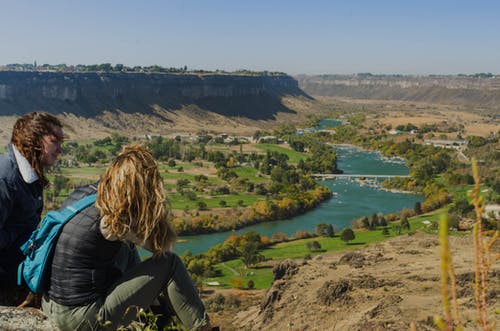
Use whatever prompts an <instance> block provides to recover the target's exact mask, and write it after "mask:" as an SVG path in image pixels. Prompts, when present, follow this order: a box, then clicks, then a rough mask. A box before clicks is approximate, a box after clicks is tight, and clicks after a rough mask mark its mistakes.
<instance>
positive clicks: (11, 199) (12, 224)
mask: <svg viewBox="0 0 500 331" xmlns="http://www.w3.org/2000/svg"><path fill="white" fill-rule="evenodd" d="M42 193H43V187H42V185H41V183H40V181H39V180H37V181H35V182H33V183H31V184H28V183H26V182H25V181H24V179H23V177H22V176H21V173H20V172H19V168H18V165H17V162H16V157H15V155H14V150H13V147H12V145H10V144H9V145H8V146H7V153H5V154H2V155H0V273H1V275H0V277H1V278H2V280H4V281H7V282H12V281H13V283H12V284H3V285H9V286H10V285H13V284H15V279H16V277H15V275H16V273H17V266H18V264H19V263H20V262H21V260H22V259H23V255H22V253H21V251H20V250H19V247H20V246H21V245H22V244H24V242H26V240H28V238H29V237H30V235H31V232H33V230H35V229H36V227H37V226H38V223H39V222H40V215H41V213H42V210H43V197H42Z"/></svg>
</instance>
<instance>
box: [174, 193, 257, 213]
mask: <svg viewBox="0 0 500 331" xmlns="http://www.w3.org/2000/svg"><path fill="white" fill-rule="evenodd" d="M167 198H168V200H169V201H170V205H171V206H172V209H184V208H186V206H187V208H189V209H190V210H194V209H197V208H198V202H199V201H203V202H205V203H206V204H207V207H208V208H209V209H210V208H220V207H221V205H220V201H221V200H224V201H226V207H233V206H238V202H239V201H240V200H241V201H243V206H250V205H252V204H253V203H255V202H256V201H258V200H265V198H266V197H265V196H261V195H254V194H238V195H218V196H214V197H204V196H201V197H200V196H198V197H197V199H196V200H189V199H188V198H187V197H186V196H183V195H180V194H178V193H169V192H167Z"/></svg>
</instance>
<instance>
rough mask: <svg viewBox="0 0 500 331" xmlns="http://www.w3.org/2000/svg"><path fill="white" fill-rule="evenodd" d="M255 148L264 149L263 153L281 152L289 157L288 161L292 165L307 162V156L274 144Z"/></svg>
mask: <svg viewBox="0 0 500 331" xmlns="http://www.w3.org/2000/svg"><path fill="white" fill-rule="evenodd" d="M255 147H257V148H260V149H262V150H263V151H271V152H279V153H282V154H286V155H288V158H289V159H288V160H289V161H290V163H298V162H299V161H300V160H305V159H306V158H307V156H308V155H307V154H305V153H300V152H296V151H294V150H292V149H289V148H285V147H281V146H278V145H273V144H256V145H255Z"/></svg>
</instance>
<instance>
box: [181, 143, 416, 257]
mask: <svg viewBox="0 0 500 331" xmlns="http://www.w3.org/2000/svg"><path fill="white" fill-rule="evenodd" d="M333 148H335V149H336V151H337V155H338V160H337V164H338V167H339V168H340V169H342V170H343V171H344V173H345V174H370V175H377V174H378V175H406V174H408V168H407V167H406V166H405V165H404V163H403V162H402V161H401V160H397V159H387V158H384V157H382V156H381V155H380V154H379V153H376V152H369V151H365V150H362V149H359V148H356V147H353V146H334V147H333ZM320 183H321V184H322V185H326V186H328V187H329V188H330V189H331V190H332V191H333V192H334V196H333V197H332V198H331V199H330V200H328V201H325V202H323V203H322V204H321V205H320V206H318V207H317V208H316V209H314V210H312V211H310V212H308V213H306V214H303V215H300V216H296V217H294V218H292V219H289V220H281V221H275V222H268V223H264V224H257V225H252V226H249V227H246V228H244V229H241V230H238V231H236V233H238V234H241V233H245V232H248V231H256V232H258V233H260V234H261V235H265V236H269V237H270V236H272V234H273V233H277V232H283V233H285V234H286V235H287V236H292V235H294V234H295V232H296V231H297V230H306V231H310V232H314V230H315V227H316V225H317V224H319V223H327V224H332V225H333V226H334V227H335V229H336V231H339V230H342V229H343V228H344V227H349V226H350V225H351V222H352V221H353V220H354V219H357V218H359V217H361V216H364V215H367V216H369V215H371V214H373V213H378V212H381V213H384V214H386V213H391V212H395V211H397V210H400V209H402V208H403V207H407V208H413V205H414V204H415V202H417V201H422V200H423V197H421V196H418V195H413V194H405V193H393V192H387V191H384V190H380V189H377V188H374V187H370V186H362V185H360V184H359V183H358V182H357V181H355V180H352V179H346V178H342V179H335V180H325V181H321V182H320ZM232 233H233V232H224V233H215V234H206V235H197V236H185V237H181V238H180V239H181V241H180V242H178V243H176V245H175V247H174V251H175V252H176V253H178V254H182V253H183V252H184V251H186V250H190V251H191V252H192V253H193V254H196V253H204V252H206V251H207V250H208V249H209V248H210V247H212V246H214V245H216V244H219V243H221V242H223V241H224V240H225V239H226V238H227V237H228V236H230V235H231V234H232Z"/></svg>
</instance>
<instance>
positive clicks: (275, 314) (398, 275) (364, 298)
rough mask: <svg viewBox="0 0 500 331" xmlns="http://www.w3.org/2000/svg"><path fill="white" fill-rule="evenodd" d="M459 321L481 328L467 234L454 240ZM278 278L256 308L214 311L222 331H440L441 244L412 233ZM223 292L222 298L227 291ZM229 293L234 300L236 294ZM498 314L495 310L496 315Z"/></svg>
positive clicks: (498, 283) (499, 274) (492, 279)
mask: <svg viewBox="0 0 500 331" xmlns="http://www.w3.org/2000/svg"><path fill="white" fill-rule="evenodd" d="M450 245H451V249H452V259H453V265H454V268H455V274H456V279H457V293H458V305H459V318H460V321H461V322H462V324H463V326H464V329H465V330H480V329H481V328H480V327H479V325H478V324H477V323H476V319H477V316H478V314H477V310H476V305H475V301H474V249H473V243H472V238H471V235H467V236H465V237H463V236H462V237H451V238H450ZM493 250H494V253H495V254H496V256H497V258H498V254H499V253H500V245H499V244H498V243H497V244H496V246H494V247H493ZM274 271H275V272H277V273H278V277H277V278H279V279H277V280H275V281H274V283H273V286H272V288H271V289H270V290H269V291H267V292H265V293H263V294H262V293H259V294H258V295H256V297H255V298H253V303H249V300H251V299H252V298H249V297H248V296H249V294H247V295H246V296H247V299H248V300H246V301H245V300H243V301H242V302H243V304H242V306H240V308H237V309H236V308H234V309H231V308H227V309H224V310H222V311H219V312H216V313H212V316H213V318H212V319H213V320H214V323H215V324H219V325H220V326H221V330H410V324H411V322H414V323H415V325H416V329H417V330H437V328H436V327H435V326H434V323H433V317H434V316H435V315H441V316H442V315H443V305H442V297H441V277H440V246H439V242H438V238H437V237H436V236H435V235H430V234H425V233H416V234H414V235H411V236H406V235H405V236H401V237H398V238H395V239H392V240H389V241H387V242H384V243H380V244H374V245H371V246H369V247H366V248H362V249H359V250H353V251H351V252H348V253H346V252H343V253H336V254H327V255H322V256H317V257H316V258H313V259H312V260H308V261H291V260H288V261H286V262H285V264H281V265H280V266H279V267H278V266H277V267H275V269H274ZM226 295H227V293H226ZM232 295H236V296H238V293H237V292H235V293H233V294H232ZM499 299H500V263H499V262H498V261H496V263H494V264H493V265H492V267H491V270H490V274H489V289H488V313H489V314H488V317H489V320H490V321H496V323H497V327H498V326H499V325H500V315H499V314H498V310H499V306H500V300H499ZM495 309H496V310H497V312H496V314H495Z"/></svg>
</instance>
